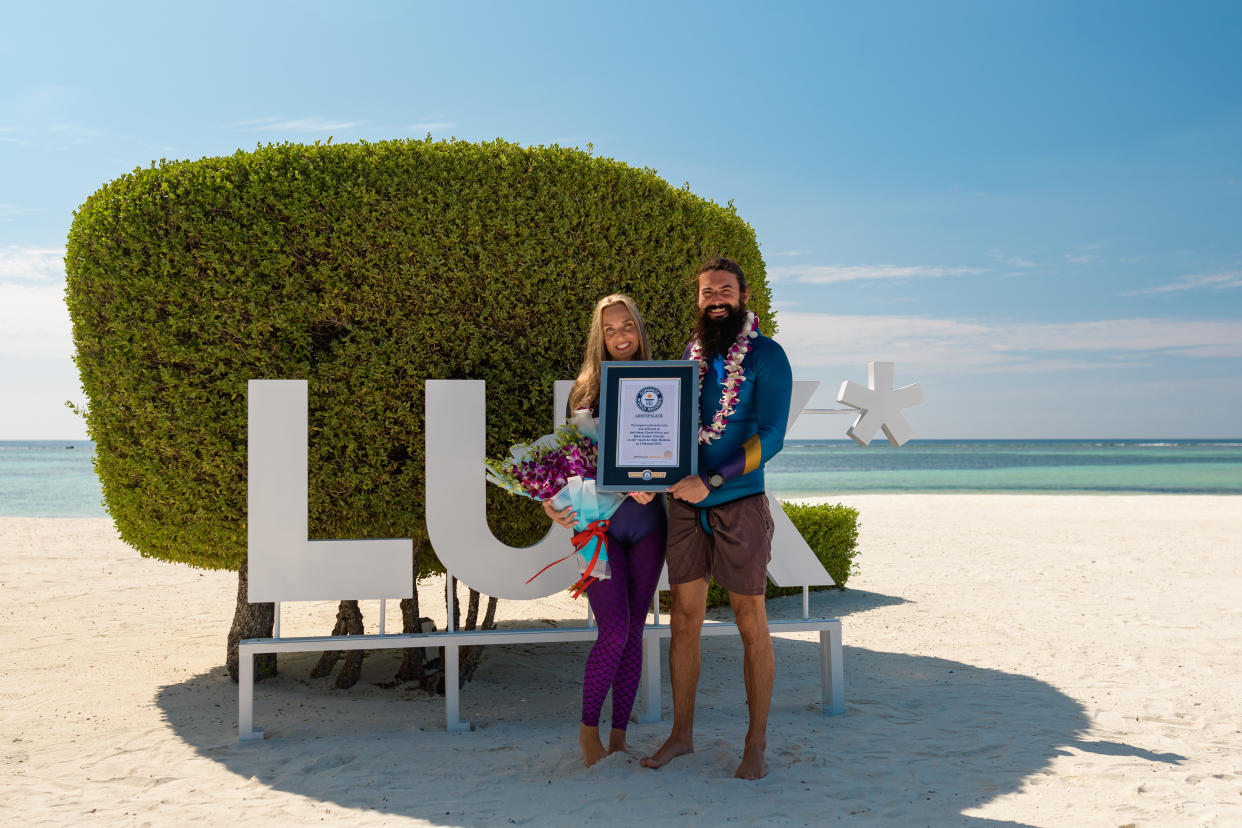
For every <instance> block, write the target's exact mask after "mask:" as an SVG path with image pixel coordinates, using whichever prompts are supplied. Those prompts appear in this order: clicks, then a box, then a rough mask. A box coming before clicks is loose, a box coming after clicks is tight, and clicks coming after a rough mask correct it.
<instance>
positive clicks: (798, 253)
mask: <svg viewBox="0 0 1242 828" xmlns="http://www.w3.org/2000/svg"><path fill="white" fill-rule="evenodd" d="M810 252H811V251H809V250H782V251H780V252H779V253H773V254H772V255H773V256H805V255H806V254H807V253H810Z"/></svg>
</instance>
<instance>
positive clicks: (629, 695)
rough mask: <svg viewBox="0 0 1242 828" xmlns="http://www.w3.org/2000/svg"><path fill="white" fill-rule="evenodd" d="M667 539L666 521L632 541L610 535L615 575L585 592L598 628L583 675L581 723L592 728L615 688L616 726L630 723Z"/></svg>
mask: <svg viewBox="0 0 1242 828" xmlns="http://www.w3.org/2000/svg"><path fill="white" fill-rule="evenodd" d="M653 505H655V504H653ZM664 539H665V531H664V527H663V526H661V527H660V528H658V529H655V530H653V531H650V532H648V533H647V534H646V535H644V536H643V537H642V538H640V539H639V540H637V541H635V542H634V543H631V544H626V543H623V542H621V541H620V540H618V539H616V538H614V537H613V536H612V535H611V533H610V534H609V537H608V562H609V565H610V566H611V568H612V577H611V578H609V579H607V580H604V581H598V582H597V583H594V584H592V585H591V587H590V588H589V589H588V590H587V592H586V594H587V599H588V600H589V601H590V602H591V611H592V612H593V613H594V614H595V623H596V626H597V627H598V629H599V635H598V636H597V637H596V639H595V646H593V647H592V648H591V654H590V655H588V656H587V662H586V671H585V674H584V676H583V680H582V723H583V724H584V725H586V726H587V727H596V726H598V725H599V717H600V710H601V708H603V706H604V698H605V697H606V696H607V695H608V690H609V689H610V688H611V689H612V727H613V728H614V729H616V730H625V728H626V725H628V724H629V722H630V711H631V710H632V709H633V708H634V697H635V696H636V695H637V693H638V680H639V678H640V676H641V674H642V664H643V625H644V624H646V622H647V610H648V608H649V607H650V606H651V596H652V595H653V594H654V593H655V588H656V582H657V581H658V580H659V578H660V568H661V567H662V566H663V564H664Z"/></svg>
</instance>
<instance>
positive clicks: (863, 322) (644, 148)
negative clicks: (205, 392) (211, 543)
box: [0, 0, 1242, 439]
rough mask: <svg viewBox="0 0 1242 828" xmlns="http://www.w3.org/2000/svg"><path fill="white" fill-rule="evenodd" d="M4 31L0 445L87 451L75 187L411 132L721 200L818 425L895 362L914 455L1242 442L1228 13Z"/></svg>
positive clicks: (483, 18)
mask: <svg viewBox="0 0 1242 828" xmlns="http://www.w3.org/2000/svg"><path fill="white" fill-rule="evenodd" d="M0 32H3V33H4V34H3V41H4V44H5V46H4V49H3V50H2V51H0V388H2V389H3V391H2V392H0V393H2V394H3V398H4V401H5V404H4V405H3V406H0V439H36V438H66V439H77V438H79V437H81V436H83V435H84V433H85V432H84V428H83V426H82V424H81V422H80V421H79V420H78V419H77V418H76V417H75V416H74V415H73V414H72V413H71V412H69V411H68V410H67V409H66V408H65V407H64V405H63V403H64V401H65V400H74V401H81V392H80V390H79V388H78V383H77V378H76V373H75V369H74V368H73V365H72V362H71V360H70V353H71V350H72V345H71V343H70V340H69V335H68V317H67V314H66V313H65V311H64V309H63V302H62V293H61V292H62V285H63V279H64V269H63V262H62V261H61V258H62V256H63V250H64V240H65V236H66V233H67V232H68V228H69V224H70V222H71V220H72V211H73V210H74V209H75V208H76V206H77V205H79V204H80V203H81V202H82V201H83V200H84V199H85V198H86V197H87V196H88V195H89V194H90V193H91V192H93V191H94V190H96V189H98V188H99V187H100V186H101V185H103V184H104V183H105V182H107V181H109V180H111V179H114V178H116V177H118V176H120V175H122V174H124V173H126V172H128V171H129V170H131V169H133V168H134V167H137V166H146V165H148V164H149V163H150V162H151V161H152V160H153V159H159V158H169V159H173V158H199V157H203V156H212V155H223V154H229V153H231V152H233V151H235V150H236V149H238V148H243V149H249V148H253V147H254V146H255V145H256V144H258V143H267V142H280V141H295V142H313V141H315V140H326V139H327V137H328V136H329V135H331V136H333V140H334V141H336V142H340V141H350V140H357V139H371V140H376V139H386V138H398V137H422V136H423V135H425V134H427V133H428V132H430V133H431V134H432V135H433V136H435V137H443V138H448V137H457V138H460V139H465V140H488V139H492V138H496V137H502V138H505V139H508V140H511V141H517V142H519V143H522V144H552V143H557V144H561V145H571V146H584V147H585V145H586V144H587V143H588V142H590V143H592V144H593V146H594V151H595V152H596V154H598V155H603V156H608V157H612V158H616V159H619V160H621V161H624V162H626V163H629V164H631V165H634V166H640V167H651V168H653V169H655V170H656V171H657V172H659V173H660V174H661V175H662V176H663V177H664V178H665V179H666V180H668V181H669V182H671V183H673V184H677V185H680V184H681V183H682V182H689V184H690V186H691V188H692V189H693V190H694V191H695V192H696V193H698V194H700V195H702V196H705V197H707V198H711V199H714V200H716V201H719V202H721V203H723V202H726V201H729V200H730V199H732V200H733V201H734V203H735V204H736V206H737V208H738V210H739V212H740V213H741V215H742V216H743V217H744V218H746V220H747V221H749V222H750V223H751V224H752V225H753V226H754V228H755V231H756V233H757V235H758V238H759V241H760V243H761V246H762V250H763V254H764V259H765V262H766V264H767V268H768V274H769V278H770V279H771V282H772V287H773V295H774V298H775V300H776V303H777V307H778V309H779V310H780V316H779V322H780V326H781V330H780V333H779V335H778V337H777V338H778V340H779V341H780V342H782V344H784V345H785V347H786V350H787V351H788V352H789V354H790V357H791V361H792V362H793V364H794V371H795V376H796V377H797V378H799V379H808V380H819V381H821V382H822V383H823V384H822V386H821V390H820V392H819V393H818V395H817V396H816V398H815V399H814V400H813V403H812V404H813V405H815V406H820V407H826V406H833V405H835V403H834V401H833V397H834V396H835V394H836V390H837V388H838V386H839V385H840V384H841V382H842V381H843V380H846V379H852V380H855V381H858V382H865V381H866V363H867V362H868V361H870V360H877V359H886V360H892V361H895V362H896V363H897V381H898V384H899V385H900V384H905V383H909V382H919V383H920V384H921V385H922V386H923V389H924V391H925V393H926V396H927V400H928V401H927V403H926V404H925V405H924V406H922V407H920V408H916V409H912V410H911V411H909V412H908V414H909V419H910V422H911V424H912V426H913V428H914V430H915V431H916V433H917V434H918V435H919V436H922V437H928V438H942V437H978V438H989V437H1238V436H1242V415H1240V414H1239V411H1242V49H1239V48H1238V44H1239V43H1242V5H1239V4H1236V3H1194V2H1191V3H1185V4H1177V5H1174V4H1155V3H1132V2H1129V3H1122V2H1109V3H1103V2H1073V3H1060V2H1038V3H1016V2H977V3H970V2H948V1H947V0H946V2H938V3H924V2H919V3H902V2H886V3H866V4H860V3H832V2H823V3H812V2H807V3H780V2H778V3H772V4H754V3H727V2H725V3H722V2H712V3H684V2H660V3H647V2H639V3H626V4H614V5H613V6H611V7H592V6H591V5H589V4H583V3H551V2H533V3H459V4H448V3H413V2H410V3H396V2H387V3H383V2H371V3H355V4H344V3H339V2H335V3H319V2H298V3H294V2H258V3H245V4H241V3H220V2H217V3H212V4H196V5H192V6H185V7H184V8H182V7H180V6H179V5H178V4H157V3H125V2H120V3H111V4H87V3H79V4H73V3H69V4H56V5H52V4H40V5H39V6H38V7H36V5H35V4H21V5H17V4H7V5H5V6H4V7H3V9H2V10H0ZM804 422H805V423H806V425H804V426H801V427H800V428H799V432H798V433H799V434H800V435H801V436H816V437H834V438H835V437H842V436H843V432H844V429H845V427H846V426H847V425H848V423H849V419H848V418H843V417H840V416H821V417H817V418H814V419H811V418H806V419H805V420H804Z"/></svg>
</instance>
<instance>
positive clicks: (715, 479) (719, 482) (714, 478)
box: [707, 472, 724, 489]
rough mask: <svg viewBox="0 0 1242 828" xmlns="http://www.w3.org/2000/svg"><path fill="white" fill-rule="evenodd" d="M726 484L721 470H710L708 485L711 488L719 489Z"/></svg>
mask: <svg viewBox="0 0 1242 828" xmlns="http://www.w3.org/2000/svg"><path fill="white" fill-rule="evenodd" d="M723 485H724V476H723V475H722V474H721V473H720V472H709V473H708V475H707V486H708V488H711V489H719V488H720V487H721V486H723Z"/></svg>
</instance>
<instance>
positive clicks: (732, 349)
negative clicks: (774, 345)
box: [690, 311, 759, 443]
mask: <svg viewBox="0 0 1242 828" xmlns="http://www.w3.org/2000/svg"><path fill="white" fill-rule="evenodd" d="M757 325H758V318H757V317H756V316H755V314H754V313H753V312H751V311H746V321H745V322H744V323H743V324H742V330H741V331H740V332H739V333H738V335H737V339H736V340H734V342H733V344H732V345H731V346H729V353H728V355H727V356H726V357H725V381H724V385H723V386H722V389H721V392H720V410H719V411H717V412H716V416H715V417H713V418H712V423H711V425H709V426H706V427H705V426H699V442H700V443H710V442H711V441H712V440H715V439H717V438H718V437H720V435H721V434H724V430H725V427H726V426H728V425H729V417H731V416H733V404H734V403H736V402H737V396H738V389H739V388H740V387H741V385H742V383H743V382H745V381H746V373H745V372H744V371H743V370H742V360H744V359H746V355H747V354H748V353H750V341H751V340H752V339H754V338H755V337H757V336H758V335H759V331H757V330H755V328H756V327H757ZM690 359H695V360H698V362H699V394H700V395H702V393H703V378H704V377H706V376H707V360H706V359H704V358H703V346H702V345H700V344H699V341H698V340H697V339H696V340H695V341H694V342H692V343H690Z"/></svg>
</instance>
